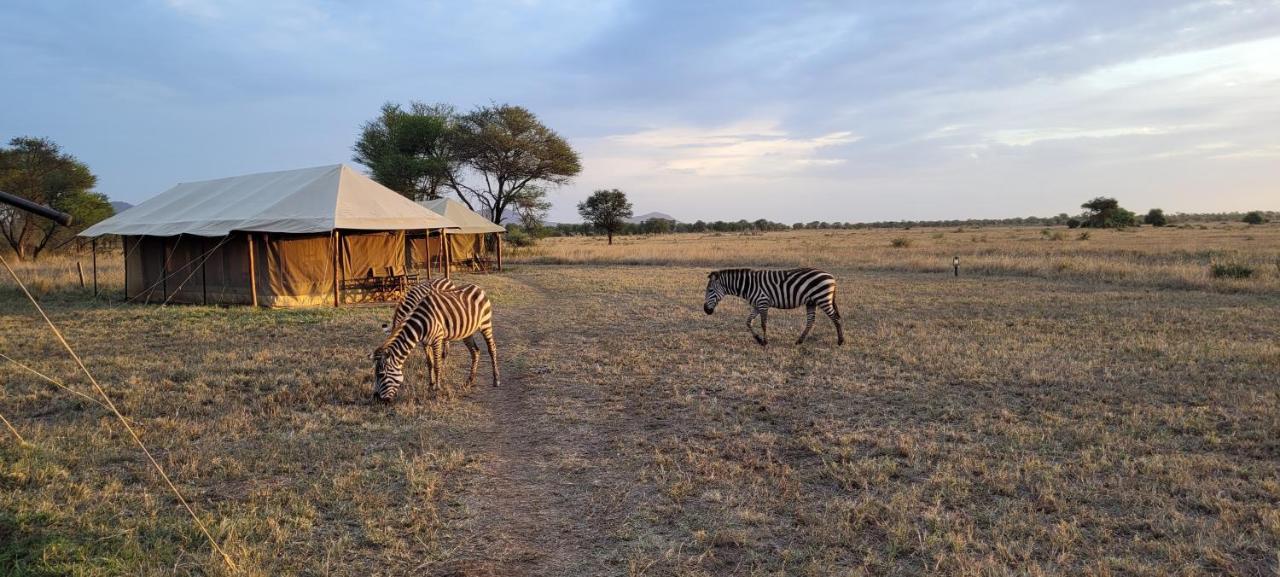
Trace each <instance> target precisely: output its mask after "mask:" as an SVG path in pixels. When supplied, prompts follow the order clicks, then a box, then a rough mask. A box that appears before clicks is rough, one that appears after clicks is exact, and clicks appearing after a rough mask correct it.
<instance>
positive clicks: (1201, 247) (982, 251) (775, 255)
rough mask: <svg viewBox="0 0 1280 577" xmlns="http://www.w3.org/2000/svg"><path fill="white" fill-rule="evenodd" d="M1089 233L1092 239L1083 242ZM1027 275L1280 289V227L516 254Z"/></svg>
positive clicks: (544, 260) (779, 238) (721, 239)
mask: <svg viewBox="0 0 1280 577" xmlns="http://www.w3.org/2000/svg"><path fill="white" fill-rule="evenodd" d="M1081 235H1088V238H1086V239H1084V240H1081V239H1080V236H1081ZM955 256H959V257H960V263H961V272H962V273H963V274H983V275H1019V276H1035V277H1042V278H1052V279H1064V280H1087V281H1095V282H1106V283H1121V284H1126V285H1130V286H1144V287H1153V288H1176V289H1194V290H1213V291H1221V292H1255V293H1271V294H1275V293H1280V224H1268V225H1260V226H1249V225H1244V224H1236V223H1222V224H1215V225H1209V226H1205V227H1204V228H1201V227H1200V226H1195V227H1189V228H1174V227H1167V228H1153V227H1143V228H1140V229H1129V230H1124V231H1116V230H1088V231H1084V230H1068V229H1066V228H1058V229H1045V228H1041V227H1025V228H1010V227H1005V228H978V229H937V228H916V229H911V230H894V229H875V230H842V231H795V232H771V233H767V234H763V235H761V234H755V235H744V234H730V233H726V234H719V233H710V234H671V235H662V236H650V237H617V238H615V239H614V245H613V246H608V245H606V244H605V241H604V239H603V238H600V237H572V238H550V239H546V240H543V241H542V242H541V243H539V244H538V245H537V246H534V247H529V248H522V249H516V250H515V251H514V254H513V256H512V258H511V259H510V260H511V261H513V262H526V263H539V264H629V265H676V266H679V265H684V266H725V265H734V266H755V267H762V266H776V267H789V266H796V265H799V264H802V265H806V266H817V267H841V268H851V269H854V270H867V271H903V272H949V271H951V259H952V258H953V257H955ZM1215 263H1238V264H1243V265H1247V266H1249V267H1252V268H1253V269H1254V275H1253V277H1252V278H1249V279H1241V280H1237V279H1229V278H1214V277H1213V275H1212V274H1211V268H1212V265H1213V264H1215Z"/></svg>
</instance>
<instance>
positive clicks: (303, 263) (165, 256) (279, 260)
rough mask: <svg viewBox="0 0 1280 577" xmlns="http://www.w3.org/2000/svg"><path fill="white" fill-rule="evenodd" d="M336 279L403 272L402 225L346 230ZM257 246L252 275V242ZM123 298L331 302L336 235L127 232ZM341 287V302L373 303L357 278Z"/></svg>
mask: <svg viewBox="0 0 1280 577" xmlns="http://www.w3.org/2000/svg"><path fill="white" fill-rule="evenodd" d="M338 236H339V238H340V239H341V240H340V251H339V257H340V258H339V260H338V263H337V266H338V268H339V270H338V273H339V278H340V279H341V280H342V281H358V280H361V279H368V278H370V277H388V276H397V275H403V274H404V273H405V235H404V232H403V231H391V232H365V231H343V232H341V234H339V235H338ZM251 244H252V247H253V258H252V262H253V268H254V270H255V272H256V274H255V275H254V278H253V279H252V281H251V280H250V276H249V266H250V265H249V263H250V258H249V247H250V245H251ZM124 246H125V255H126V257H125V270H126V291H127V292H126V296H127V298H128V299H129V300H130V301H132V302H140V303H163V302H171V303H187V304H211V305H212V304H220V305H232V304H252V303H253V302H254V298H253V294H252V292H251V288H250V287H252V286H256V288H257V297H258V298H257V303H258V304H259V305H262V306H269V307H305V306H319V305H333V298H334V266H335V263H334V246H333V235H332V234H331V233H317V234H277V233H261V232H255V233H245V232H233V233H231V234H230V235H229V236H225V237H198V236H189V235H181V236H168V237H157V236H129V237H125V238H124ZM343 284H344V285H345V284H352V285H353V286H351V287H345V286H344V287H343V288H342V290H341V293H340V294H341V295H342V299H341V301H342V302H343V303H360V302H370V301H371V300H373V299H374V298H375V297H380V296H382V295H377V294H375V295H370V294H365V293H363V292H362V291H361V290H360V289H359V284H360V283H358V282H357V283H343Z"/></svg>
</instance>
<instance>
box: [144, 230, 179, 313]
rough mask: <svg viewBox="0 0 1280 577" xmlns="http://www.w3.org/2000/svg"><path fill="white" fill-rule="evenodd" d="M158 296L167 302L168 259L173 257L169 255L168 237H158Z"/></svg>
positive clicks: (149, 297)
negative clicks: (159, 257) (159, 239)
mask: <svg viewBox="0 0 1280 577" xmlns="http://www.w3.org/2000/svg"><path fill="white" fill-rule="evenodd" d="M160 238H161V239H162V240H161V241H160V256H161V259H162V260H161V261H160V294H161V296H163V297H164V300H166V301H167V300H169V257H171V256H173V255H172V254H170V253H169V237H167V236H162V237H160ZM147 300H148V301H150V300H151V295H147Z"/></svg>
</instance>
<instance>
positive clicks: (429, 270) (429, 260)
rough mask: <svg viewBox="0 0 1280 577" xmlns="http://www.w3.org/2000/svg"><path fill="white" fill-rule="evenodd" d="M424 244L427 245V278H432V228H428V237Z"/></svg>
mask: <svg viewBox="0 0 1280 577" xmlns="http://www.w3.org/2000/svg"><path fill="white" fill-rule="evenodd" d="M422 244H423V246H425V247H427V280H431V229H429V228H428V229H427V238H426V239H424V241H423V243H422Z"/></svg>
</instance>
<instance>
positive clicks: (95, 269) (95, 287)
mask: <svg viewBox="0 0 1280 577" xmlns="http://www.w3.org/2000/svg"><path fill="white" fill-rule="evenodd" d="M89 246H90V247H91V250H92V251H93V298H95V299H96V298H98V237H96V236H95V237H93V240H92V241H90V242H89ZM125 266H126V267H127V266H128V265H125Z"/></svg>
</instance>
